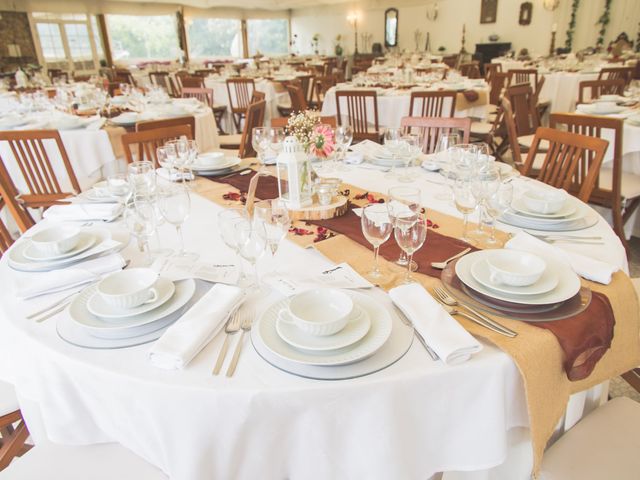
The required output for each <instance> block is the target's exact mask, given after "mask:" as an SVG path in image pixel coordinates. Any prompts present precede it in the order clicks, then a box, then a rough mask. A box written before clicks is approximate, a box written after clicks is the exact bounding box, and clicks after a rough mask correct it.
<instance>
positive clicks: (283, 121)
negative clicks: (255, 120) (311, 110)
mask: <svg viewBox="0 0 640 480" xmlns="http://www.w3.org/2000/svg"><path fill="white" fill-rule="evenodd" d="M318 118H319V119H320V121H319V122H318V123H323V124H325V125H329V126H330V127H331V128H336V126H337V125H338V122H337V121H336V117H333V116H326V117H325V116H320V117H318ZM288 122H289V119H288V118H287V117H277V118H272V119H271V126H272V127H274V128H277V127H279V128H287V124H288Z"/></svg>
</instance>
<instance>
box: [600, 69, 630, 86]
mask: <svg viewBox="0 0 640 480" xmlns="http://www.w3.org/2000/svg"><path fill="white" fill-rule="evenodd" d="M615 79H622V80H624V85H625V87H626V86H627V85H629V83H631V80H632V79H633V67H608V68H603V69H602V70H600V73H599V74H598V80H615Z"/></svg>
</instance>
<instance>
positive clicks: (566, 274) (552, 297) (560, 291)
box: [455, 250, 580, 305]
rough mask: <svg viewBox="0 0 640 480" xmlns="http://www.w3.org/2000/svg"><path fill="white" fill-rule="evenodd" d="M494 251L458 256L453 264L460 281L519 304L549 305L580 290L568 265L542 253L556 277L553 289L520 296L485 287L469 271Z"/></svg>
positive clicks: (488, 294) (488, 295)
mask: <svg viewBox="0 0 640 480" xmlns="http://www.w3.org/2000/svg"><path fill="white" fill-rule="evenodd" d="M495 251H496V250H479V251H477V252H472V253H468V254H467V255H465V256H464V257H462V258H460V259H459V260H458V261H457V263H456V265H455V272H456V275H457V276H458V278H459V279H460V281H461V282H462V283H464V284H465V285H467V286H468V287H470V288H471V289H473V290H476V291H477V292H479V293H481V294H483V295H486V296H487V297H491V298H495V299H498V300H504V301H506V302H511V303H518V304H521V305H550V304H554V303H560V302H564V301H565V300H568V299H570V298H571V297H573V296H574V295H576V294H577V293H578V292H579V291H580V277H578V275H577V274H576V273H575V272H574V271H573V270H571V268H570V267H568V266H566V265H562V264H559V263H558V262H557V261H554V260H553V259H550V258H548V257H545V256H544V255H539V257H540V258H542V259H543V260H544V261H545V262H546V263H547V268H548V269H551V270H552V271H553V274H554V275H556V277H557V279H558V285H557V286H556V288H554V289H553V290H551V291H549V292H547V293H542V294H538V295H525V296H522V295H512V294H509V293H503V292H498V291H495V290H493V289H491V288H487V287H485V286H484V285H483V284H482V283H480V282H478V281H477V280H476V279H475V277H474V276H473V274H472V273H471V268H472V267H473V264H474V263H476V262H479V261H482V260H486V259H487V258H489V257H490V256H491V255H492V254H493V252H495Z"/></svg>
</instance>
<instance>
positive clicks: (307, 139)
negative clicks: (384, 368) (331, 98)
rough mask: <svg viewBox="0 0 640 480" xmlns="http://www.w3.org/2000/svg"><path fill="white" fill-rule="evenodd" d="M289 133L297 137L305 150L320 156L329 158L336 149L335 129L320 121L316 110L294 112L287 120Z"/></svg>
mask: <svg viewBox="0 0 640 480" xmlns="http://www.w3.org/2000/svg"><path fill="white" fill-rule="evenodd" d="M286 130H287V133H288V134H289V135H293V136H294V137H296V140H298V142H300V144H301V145H302V147H303V148H304V151H305V152H306V153H308V154H311V155H314V156H316V157H318V158H327V157H329V156H330V155H331V154H332V153H333V151H334V150H335V147H336V143H335V137H334V134H333V130H332V129H331V127H330V126H328V125H323V124H321V123H320V117H318V116H317V115H315V112H313V111H311V110H307V111H304V112H300V113H298V114H292V115H291V117H289V120H288V122H287V128H286Z"/></svg>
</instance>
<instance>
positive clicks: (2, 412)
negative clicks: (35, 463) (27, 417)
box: [0, 382, 31, 471]
mask: <svg viewBox="0 0 640 480" xmlns="http://www.w3.org/2000/svg"><path fill="white" fill-rule="evenodd" d="M28 437H29V430H28V429H27V425H26V423H25V421H24V419H23V418H22V414H21V413H20V406H19V405H18V399H17V398H16V395H15V392H14V389H13V386H11V385H9V384H8V383H5V382H0V471H1V470H4V469H5V468H6V467H7V466H9V464H10V463H11V461H12V460H13V459H14V458H15V457H17V456H21V455H22V454H24V453H26V452H27V451H29V449H30V448H31V446H29V445H25V441H26V440H27V438H28Z"/></svg>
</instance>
